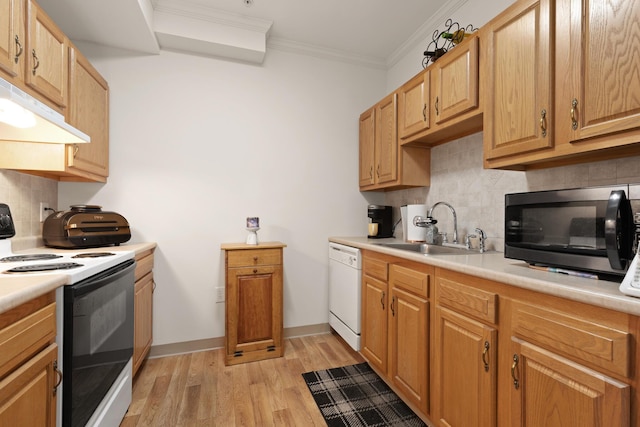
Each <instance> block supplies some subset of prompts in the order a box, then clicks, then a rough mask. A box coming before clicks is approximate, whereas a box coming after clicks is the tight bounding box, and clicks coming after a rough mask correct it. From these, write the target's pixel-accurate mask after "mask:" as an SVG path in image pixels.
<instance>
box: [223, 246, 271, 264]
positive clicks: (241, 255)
mask: <svg viewBox="0 0 640 427" xmlns="http://www.w3.org/2000/svg"><path fill="white" fill-rule="evenodd" d="M279 264H282V250H281V249H246V250H238V251H227V266H228V267H251V266H254V265H279Z"/></svg>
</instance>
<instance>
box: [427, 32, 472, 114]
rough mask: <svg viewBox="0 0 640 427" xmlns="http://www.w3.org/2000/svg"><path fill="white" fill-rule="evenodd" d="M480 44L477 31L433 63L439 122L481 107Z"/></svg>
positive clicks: (434, 90) (434, 96) (435, 105)
mask: <svg viewBox="0 0 640 427" xmlns="http://www.w3.org/2000/svg"><path fill="white" fill-rule="evenodd" d="M478 45H479V41H478V36H477V34H476V35H473V36H471V37H469V39H468V40H467V41H466V42H465V43H461V44H459V45H457V46H456V47H455V49H452V50H451V51H449V52H447V54H446V55H444V56H443V57H441V58H440V59H438V61H437V62H436V63H434V64H433V66H432V67H433V70H432V79H433V95H432V97H433V111H435V123H437V124H438V125H443V124H444V123H447V122H448V121H450V120H452V119H454V118H455V117H458V116H460V115H461V114H464V113H466V112H468V111H471V110H474V109H477V108H478V104H479V99H478V97H479V89H478V66H479V63H478V61H479V59H478V58H479V55H480V53H479V48H478Z"/></svg>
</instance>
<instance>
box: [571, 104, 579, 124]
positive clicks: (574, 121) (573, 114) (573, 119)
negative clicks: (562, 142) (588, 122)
mask: <svg viewBox="0 0 640 427" xmlns="http://www.w3.org/2000/svg"><path fill="white" fill-rule="evenodd" d="M576 108H578V100H577V99H576V98H573V101H571V129H573V130H576V129H578V120H577V119H576Z"/></svg>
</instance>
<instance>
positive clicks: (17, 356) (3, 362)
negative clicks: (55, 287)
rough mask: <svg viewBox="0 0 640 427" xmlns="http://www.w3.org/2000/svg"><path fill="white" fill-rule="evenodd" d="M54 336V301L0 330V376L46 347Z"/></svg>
mask: <svg viewBox="0 0 640 427" xmlns="http://www.w3.org/2000/svg"><path fill="white" fill-rule="evenodd" d="M18 309H21V307H17V308H16V310H18ZM55 336H56V304H55V302H54V303H51V304H48V305H46V306H45V307H43V308H41V309H39V310H37V311H35V312H33V313H31V314H29V315H27V316H25V317H24V318H22V319H20V320H18V321H17V322H15V323H13V324H11V325H9V326H7V327H5V328H4V329H2V330H0V378H2V377H4V376H5V375H6V374H8V373H10V372H11V371H13V370H14V369H15V368H16V367H18V366H19V365H21V364H22V363H24V361H25V360H28V359H29V358H31V357H32V356H33V355H34V354H36V353H38V352H39V351H40V350H41V349H42V348H44V347H46V346H47V345H48V344H49V343H50V342H52V341H53V340H54V339H55Z"/></svg>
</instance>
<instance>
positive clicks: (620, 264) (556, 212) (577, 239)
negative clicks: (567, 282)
mask: <svg viewBox="0 0 640 427" xmlns="http://www.w3.org/2000/svg"><path fill="white" fill-rule="evenodd" d="M627 191H628V188H627V186H614V187H593V188H584V189H573V190H554V191H540V192H531V193H517V194H507V195H506V196H505V257H507V258H515V259H520V260H524V261H527V262H529V263H531V264H541V265H548V266H556V267H567V268H572V269H578V270H587V271H593V272H600V273H606V274H614V275H623V274H624V272H625V269H626V266H627V261H628V260H629V259H631V256H632V255H633V251H632V246H633V235H634V225H633V216H632V212H631V205H630V203H629V200H628V199H627V197H626V192H627Z"/></svg>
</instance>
